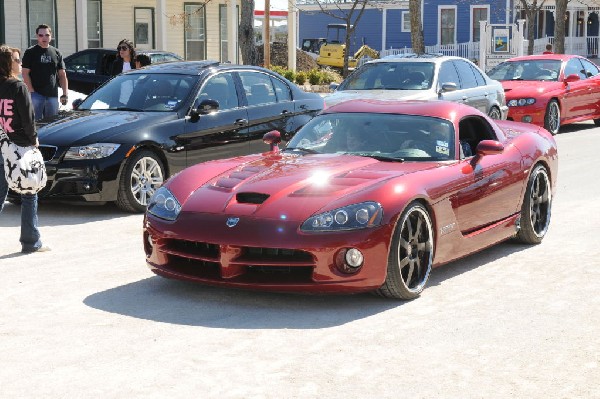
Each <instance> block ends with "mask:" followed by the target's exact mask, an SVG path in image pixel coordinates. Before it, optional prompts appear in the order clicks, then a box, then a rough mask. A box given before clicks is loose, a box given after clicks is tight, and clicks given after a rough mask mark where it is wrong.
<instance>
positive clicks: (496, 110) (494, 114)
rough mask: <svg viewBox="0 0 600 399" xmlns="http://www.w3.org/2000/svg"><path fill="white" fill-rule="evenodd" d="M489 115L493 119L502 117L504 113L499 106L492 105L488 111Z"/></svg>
mask: <svg viewBox="0 0 600 399" xmlns="http://www.w3.org/2000/svg"><path fill="white" fill-rule="evenodd" d="M488 116H489V117H490V118H492V119H502V113H501V112H500V109H499V108H498V107H492V108H491V109H490V112H489V113H488Z"/></svg>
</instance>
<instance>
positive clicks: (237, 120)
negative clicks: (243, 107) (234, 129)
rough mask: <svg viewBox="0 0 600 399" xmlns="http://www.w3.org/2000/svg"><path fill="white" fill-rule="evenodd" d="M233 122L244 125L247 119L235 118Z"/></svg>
mask: <svg viewBox="0 0 600 399" xmlns="http://www.w3.org/2000/svg"><path fill="white" fill-rule="evenodd" d="M235 124H236V125H237V126H246V125H247V124H248V119H236V121H235Z"/></svg>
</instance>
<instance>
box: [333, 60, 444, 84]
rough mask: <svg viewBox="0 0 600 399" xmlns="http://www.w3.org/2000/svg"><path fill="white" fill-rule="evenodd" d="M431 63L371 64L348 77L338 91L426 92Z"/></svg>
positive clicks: (431, 68)
mask: <svg viewBox="0 0 600 399" xmlns="http://www.w3.org/2000/svg"><path fill="white" fill-rule="evenodd" d="M434 71H435V64H434V63H432V62H373V63H367V64H365V65H363V66H362V67H360V68H359V69H357V70H356V71H355V72H354V73H353V74H352V75H350V76H349V77H348V78H347V79H346V80H345V81H344V82H342V84H341V85H340V87H339V88H338V90H427V89H430V88H431V84H432V82H433V76H434Z"/></svg>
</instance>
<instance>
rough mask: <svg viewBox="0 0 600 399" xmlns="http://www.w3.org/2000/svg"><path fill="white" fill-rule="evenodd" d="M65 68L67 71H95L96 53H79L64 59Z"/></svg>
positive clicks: (96, 65) (96, 63)
mask: <svg viewBox="0 0 600 399" xmlns="http://www.w3.org/2000/svg"><path fill="white" fill-rule="evenodd" d="M65 68H66V70H67V71H68V72H75V73H96V68H98V54H97V53H95V52H89V53H84V54H80V55H78V56H76V57H73V58H71V59H69V60H67V61H65Z"/></svg>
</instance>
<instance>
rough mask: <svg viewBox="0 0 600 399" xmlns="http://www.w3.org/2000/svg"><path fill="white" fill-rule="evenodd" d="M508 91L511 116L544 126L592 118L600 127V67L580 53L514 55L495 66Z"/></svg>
mask: <svg viewBox="0 0 600 399" xmlns="http://www.w3.org/2000/svg"><path fill="white" fill-rule="evenodd" d="M489 74H490V77H492V78H494V79H498V80H499V81H500V82H501V83H502V86H503V87H504V91H505V93H506V103H507V104H508V107H509V111H508V119H510V120H515V121H520V122H528V123H533V124H536V125H538V126H543V127H544V128H546V129H547V130H548V131H549V132H550V133H552V134H556V133H558V131H559V130H560V127H561V126H562V125H565V124H568V123H574V122H581V121H586V120H593V121H594V123H595V124H596V126H600V69H598V66H597V65H596V64H594V63H593V62H592V61H590V60H588V59H587V58H584V57H581V56H578V55H568V54H543V55H529V56H523V57H515V58H511V59H509V60H507V61H505V62H503V63H501V64H499V65H497V66H496V67H495V68H493V69H492V70H491V71H490V73H489Z"/></svg>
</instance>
